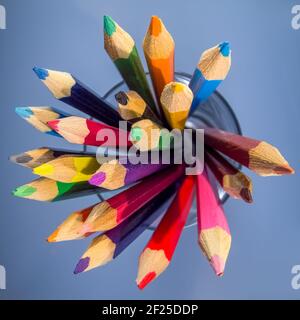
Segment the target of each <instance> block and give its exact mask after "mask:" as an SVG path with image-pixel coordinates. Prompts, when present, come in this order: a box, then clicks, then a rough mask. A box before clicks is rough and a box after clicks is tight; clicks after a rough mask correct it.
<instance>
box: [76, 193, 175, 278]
mask: <svg viewBox="0 0 300 320" xmlns="http://www.w3.org/2000/svg"><path fill="white" fill-rule="evenodd" d="M174 191H175V188H173V187H169V188H167V189H166V190H164V191H163V192H162V193H161V194H159V195H158V196H157V197H155V198H154V199H153V200H152V201H151V202H149V203H148V204H146V205H145V206H143V207H142V208H141V209H139V210H138V211H137V212H136V213H135V214H133V215H132V216H131V217H129V218H128V219H126V220H125V221H123V222H122V223H121V224H119V225H118V226H117V227H115V228H113V229H111V230H108V231H106V232H105V233H103V234H101V235H99V236H97V237H96V238H94V239H93V240H92V242H91V243H90V245H89V247H88V248H87V250H86V251H85V253H84V254H83V255H82V257H81V259H80V260H79V262H78V263H77V265H76V268H75V271H74V273H75V274H77V273H81V272H85V271H89V270H91V269H94V268H96V267H100V266H102V265H104V264H106V263H108V262H110V261H111V260H113V259H115V258H116V257H118V256H119V255H120V254H121V253H122V252H123V251H124V250H125V249H126V248H127V247H128V246H129V245H130V244H131V243H132V242H133V241H134V240H136V239H137V238H138V237H139V236H140V235H141V234H142V233H143V232H144V231H145V230H146V229H147V228H148V227H149V226H150V225H151V224H152V223H153V222H154V221H155V220H156V219H157V218H158V217H159V216H160V215H161V214H162V213H163V211H162V207H163V206H164V205H165V204H166V203H167V202H168V201H169V199H170V197H171V196H172V194H173V193H174Z"/></svg>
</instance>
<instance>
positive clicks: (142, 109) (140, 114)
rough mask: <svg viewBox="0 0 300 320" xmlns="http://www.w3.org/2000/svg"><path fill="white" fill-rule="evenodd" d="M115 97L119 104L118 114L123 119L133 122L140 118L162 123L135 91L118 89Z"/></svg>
mask: <svg viewBox="0 0 300 320" xmlns="http://www.w3.org/2000/svg"><path fill="white" fill-rule="evenodd" d="M115 98H116V100H117V102H118V105H119V114H120V116H121V117H122V118H123V119H124V120H127V121H130V122H131V123H134V122H137V121H139V120H142V119H150V120H151V121H154V122H156V123H158V124H160V125H162V123H161V121H160V120H159V119H158V117H157V116H156V114H155V113H154V112H153V111H152V109H151V108H150V107H149V106H148V105H147V104H146V102H145V100H144V99H143V98H142V97H141V96H140V95H139V94H138V93H137V92H135V91H128V92H127V93H126V92H124V91H120V92H118V93H117V94H116V95H115Z"/></svg>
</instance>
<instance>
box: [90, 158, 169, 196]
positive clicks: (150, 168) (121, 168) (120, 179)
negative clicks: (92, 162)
mask: <svg viewBox="0 0 300 320" xmlns="http://www.w3.org/2000/svg"><path fill="white" fill-rule="evenodd" d="M129 160H130V159H128V161H129ZM167 166H168V165H164V164H161V163H158V164H152V163H148V164H141V163H140V164H132V163H130V162H128V163H126V164H122V163H120V161H118V160H111V161H108V162H106V163H104V164H102V165H101V167H100V168H99V169H98V170H97V171H96V172H95V173H94V174H93V175H92V177H91V178H90V179H89V183H90V184H92V185H95V186H98V187H102V188H105V189H109V190H115V189H118V188H121V187H123V186H125V185H129V184H131V183H133V182H136V181H139V180H141V179H142V178H144V177H147V176H150V175H151V174H153V173H155V172H158V171H160V170H162V169H164V168H166V167H167Z"/></svg>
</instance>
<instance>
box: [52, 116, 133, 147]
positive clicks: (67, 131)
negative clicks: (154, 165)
mask: <svg viewBox="0 0 300 320" xmlns="http://www.w3.org/2000/svg"><path fill="white" fill-rule="evenodd" d="M48 125H49V126H50V127H51V128H52V129H53V130H55V131H56V132H58V133H59V134H60V135H62V136H63V137H64V138H65V139H66V140H67V141H68V142H70V143H75V144H83V145H88V146H107V147H109V146H113V147H115V146H121V147H127V146H131V145H132V143H131V142H130V141H129V140H128V135H129V133H128V132H127V131H124V130H121V129H117V128H114V127H111V126H108V125H105V124H103V123H99V122H95V121H92V120H88V119H84V118H80V117H74V116H73V117H67V118H64V119H61V120H54V121H50V122H48Z"/></svg>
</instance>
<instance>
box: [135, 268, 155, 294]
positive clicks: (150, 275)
mask: <svg viewBox="0 0 300 320" xmlns="http://www.w3.org/2000/svg"><path fill="white" fill-rule="evenodd" d="M155 277H156V273H155V272H149V273H148V274H146V275H145V277H144V278H143V279H142V280H141V281H139V282H138V281H137V286H138V288H139V289H141V290H143V289H144V288H145V287H146V286H147V285H148V284H149V283H150V282H151V281H152V280H153V279H155Z"/></svg>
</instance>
